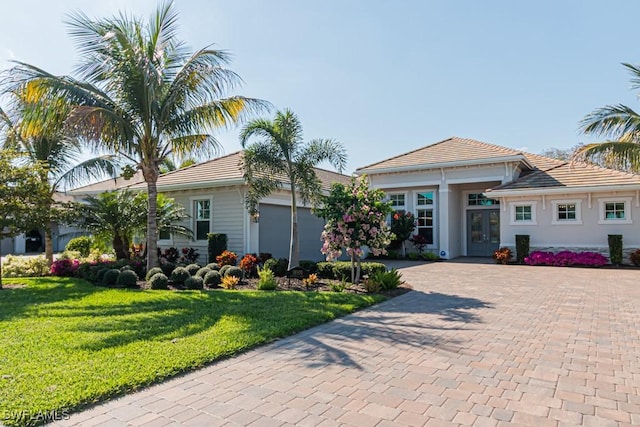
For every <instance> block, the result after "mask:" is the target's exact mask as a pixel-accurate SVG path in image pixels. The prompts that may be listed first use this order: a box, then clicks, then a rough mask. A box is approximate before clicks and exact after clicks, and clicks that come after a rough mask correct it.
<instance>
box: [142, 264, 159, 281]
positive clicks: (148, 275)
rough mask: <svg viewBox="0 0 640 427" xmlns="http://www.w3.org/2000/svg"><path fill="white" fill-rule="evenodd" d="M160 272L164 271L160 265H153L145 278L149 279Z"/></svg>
mask: <svg viewBox="0 0 640 427" xmlns="http://www.w3.org/2000/svg"><path fill="white" fill-rule="evenodd" d="M158 273H163V271H162V269H161V268H160V267H153V268H152V269H151V270H149V271H147V275H146V276H145V279H146V280H149V279H151V278H152V277H153V276H155V275H156V274H158Z"/></svg>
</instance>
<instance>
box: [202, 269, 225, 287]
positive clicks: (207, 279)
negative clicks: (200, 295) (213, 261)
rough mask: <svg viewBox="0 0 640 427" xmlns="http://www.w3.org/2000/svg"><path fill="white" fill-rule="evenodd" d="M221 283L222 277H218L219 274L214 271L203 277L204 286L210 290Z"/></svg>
mask: <svg viewBox="0 0 640 427" xmlns="http://www.w3.org/2000/svg"><path fill="white" fill-rule="evenodd" d="M221 282H222V276H220V272H218V271H216V270H211V271H210V272H208V273H207V274H205V276H204V284H205V285H207V286H209V287H210V288H214V287H217V286H219V285H220V283H221Z"/></svg>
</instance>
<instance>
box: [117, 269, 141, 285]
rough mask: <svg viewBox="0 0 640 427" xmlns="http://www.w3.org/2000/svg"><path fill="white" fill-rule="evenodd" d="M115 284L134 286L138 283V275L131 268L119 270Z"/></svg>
mask: <svg viewBox="0 0 640 427" xmlns="http://www.w3.org/2000/svg"><path fill="white" fill-rule="evenodd" d="M116 285H118V286H119V287H123V288H135V287H136V286H137V285H138V275H137V274H136V272H135V271H133V270H124V271H121V272H120V275H119V276H118V280H117V281H116Z"/></svg>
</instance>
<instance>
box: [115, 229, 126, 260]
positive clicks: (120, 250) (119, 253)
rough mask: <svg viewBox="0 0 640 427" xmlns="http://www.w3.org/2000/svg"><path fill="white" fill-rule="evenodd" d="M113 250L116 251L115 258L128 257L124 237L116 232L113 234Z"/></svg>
mask: <svg viewBox="0 0 640 427" xmlns="http://www.w3.org/2000/svg"><path fill="white" fill-rule="evenodd" d="M113 250H114V251H115V252H116V259H129V251H128V250H127V246H125V239H123V238H122V237H121V236H120V234H119V233H117V232H114V234H113Z"/></svg>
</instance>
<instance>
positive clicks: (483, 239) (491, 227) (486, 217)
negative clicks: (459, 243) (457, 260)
mask: <svg viewBox="0 0 640 427" xmlns="http://www.w3.org/2000/svg"><path fill="white" fill-rule="evenodd" d="M499 245H500V211H499V210H498V209H477V210H476V209H474V210H468V211H467V256H491V255H493V252H494V251H495V250H497V249H498V246H499Z"/></svg>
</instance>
